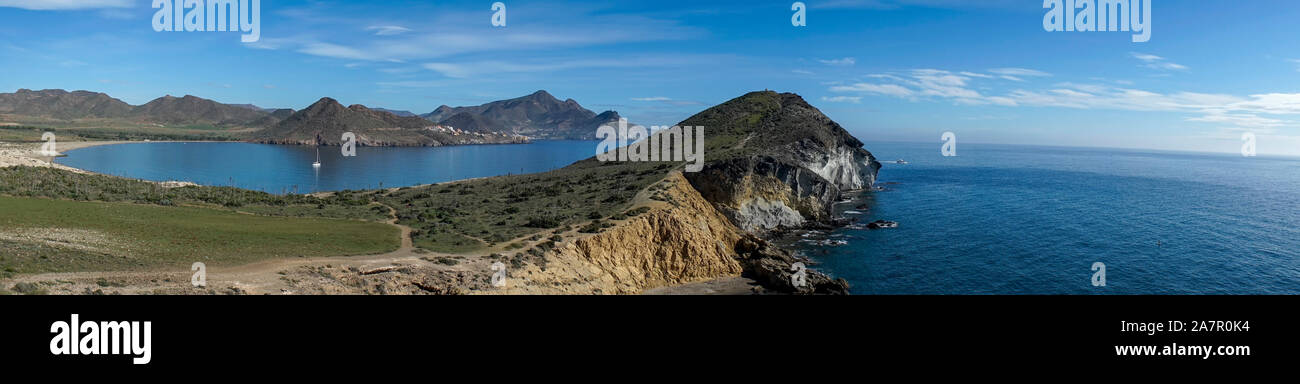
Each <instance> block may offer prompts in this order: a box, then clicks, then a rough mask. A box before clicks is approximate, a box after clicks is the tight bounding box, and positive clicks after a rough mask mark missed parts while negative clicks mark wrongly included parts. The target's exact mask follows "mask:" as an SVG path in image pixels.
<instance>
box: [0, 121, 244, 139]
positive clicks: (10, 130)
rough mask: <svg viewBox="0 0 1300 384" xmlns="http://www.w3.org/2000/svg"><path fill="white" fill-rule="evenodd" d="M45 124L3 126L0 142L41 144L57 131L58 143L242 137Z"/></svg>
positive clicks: (209, 130)
mask: <svg viewBox="0 0 1300 384" xmlns="http://www.w3.org/2000/svg"><path fill="white" fill-rule="evenodd" d="M60 125H61V124H60ZM60 125H54V124H41V125H40V126H5V127H0V141H8V142H38V141H40V140H41V134H43V133H45V132H54V134H55V135H56V136H57V137H58V141H61V142H66V141H144V140H153V141H233V140H239V139H240V138H241V137H242V135H241V134H239V133H236V132H232V131H227V130H222V129H220V128H217V127H212V126H203V125H191V126H175V127H172V126H144V127H141V126H112V125H110V126H104V127H81V126H76V125H73V126H60Z"/></svg>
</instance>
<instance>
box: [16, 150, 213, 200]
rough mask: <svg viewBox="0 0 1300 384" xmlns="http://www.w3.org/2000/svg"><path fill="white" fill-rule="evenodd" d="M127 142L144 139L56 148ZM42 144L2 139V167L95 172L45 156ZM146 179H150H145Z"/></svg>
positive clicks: (173, 183) (175, 183)
mask: <svg viewBox="0 0 1300 384" xmlns="http://www.w3.org/2000/svg"><path fill="white" fill-rule="evenodd" d="M162 142H163V141H154V143H162ZM127 143H142V141H72V142H66V143H58V146H57V147H56V149H57V150H58V152H59V153H60V154H62V153H67V151H71V150H74V149H81V148H89V147H94V146H100V145H113V144H127ZM41 144H42V143H11V142H3V141H0V168H7V167H52V168H58V169H62V170H67V171H71V172H76V173H84V174H93V173H94V172H91V171H87V170H84V169H78V168H73V167H69V166H66V165H63V164H59V163H56V162H54V157H50V156H45V155H43V154H41ZM145 181H149V180H145ZM149 182H154V183H158V184H160V185H162V186H164V187H168V188H176V187H184V186H190V185H198V184H194V183H190V182H184V181H165V182H155V181H149Z"/></svg>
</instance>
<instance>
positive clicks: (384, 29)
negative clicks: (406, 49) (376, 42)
mask: <svg viewBox="0 0 1300 384" xmlns="http://www.w3.org/2000/svg"><path fill="white" fill-rule="evenodd" d="M366 30H367V31H374V32H375V35H376V36H392V35H400V34H403V33H407V32H410V31H411V29H410V28H407V27H403V26H398V25H372V26H369V27H366Z"/></svg>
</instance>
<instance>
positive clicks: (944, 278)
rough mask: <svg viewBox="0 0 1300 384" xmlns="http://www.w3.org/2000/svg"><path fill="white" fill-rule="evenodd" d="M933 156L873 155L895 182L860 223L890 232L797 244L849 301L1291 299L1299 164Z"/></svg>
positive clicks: (1137, 156)
mask: <svg viewBox="0 0 1300 384" xmlns="http://www.w3.org/2000/svg"><path fill="white" fill-rule="evenodd" d="M939 147H940V144H939V143H938V142H936V143H935V144H909V143H869V144H868V145H867V148H868V149H870V150H871V151H872V153H874V154H875V155H876V156H877V157H878V158H880V160H881V162H882V163H885V162H887V161H888V163H886V164H885V165H884V168H883V169H882V170H881V172H880V181H881V182H882V183H889V182H896V183H898V184H896V185H886V188H889V190H887V191H883V192H874V193H871V194H869V195H868V196H866V197H864V198H865V199H866V201H865V202H866V203H867V204H868V205H869V206H870V209H869V210H866V212H865V214H864V215H861V216H862V222H863V223H866V222H870V221H874V220H878V219H885V220H892V221H898V222H899V223H900V227H899V228H897V229H885V230H876V231H868V230H853V229H841V230H838V231H835V232H834V234H833V236H836V238H843V239H846V240H848V241H849V245H846V246H841V247H822V246H806V245H805V246H804V247H803V248H804V252H805V253H806V254H807V255H809V256H812V257H813V259H814V260H815V261H817V262H820V263H821V264H819V265H817V266H816V267H814V268H816V269H819V270H822V271H825V272H828V273H830V274H831V275H833V276H837V277H843V278H845V279H847V280H849V282H850V284H852V286H853V288H852V289H853V292H854V293H856V294H1026V293H1030V294H1296V293H1300V159H1288V158H1271V159H1270V158H1243V157H1241V156H1233V155H1212V154H1185V153H1144V152H1138V151H1124V150H1110V149H1104V150H1103V149H1078V148H1048V147H1024V146H991V145H971V144H964V145H961V146H960V148H959V152H958V154H959V155H960V156H959V157H953V158H945V157H942V156H940V154H939ZM900 158H901V159H906V160H908V161H909V162H911V164H909V165H896V164H893V163H892V161H893V160H896V159H900ZM857 204H860V203H853V204H850V205H843V206H840V210H850V209H853V208H854V206H856V205H857ZM1097 261H1100V262H1103V263H1105V264H1106V267H1107V270H1106V272H1107V274H1106V287H1104V288H1094V287H1092V284H1091V280H1090V279H1091V277H1092V274H1093V272H1092V270H1091V266H1092V264H1093V262H1097Z"/></svg>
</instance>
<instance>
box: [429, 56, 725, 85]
mask: <svg viewBox="0 0 1300 384" xmlns="http://www.w3.org/2000/svg"><path fill="white" fill-rule="evenodd" d="M716 60H718V59H717V57H716V56H681V55H678V56H673V57H669V58H665V57H620V58H608V59H583V58H569V59H534V60H527V61H524V60H516V61H499V60H490V61H466V62H431V63H424V64H422V65H421V66H422V67H423V68H425V69H428V70H431V71H434V72H438V73H439V74H441V75H443V76H446V77H450V78H456V79H464V78H471V77H478V76H480V75H494V74H505V73H534V72H562V71H569V70H579V69H601V68H651V67H684V66H691V65H697V64H700V63H706V62H710V61H716Z"/></svg>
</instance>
